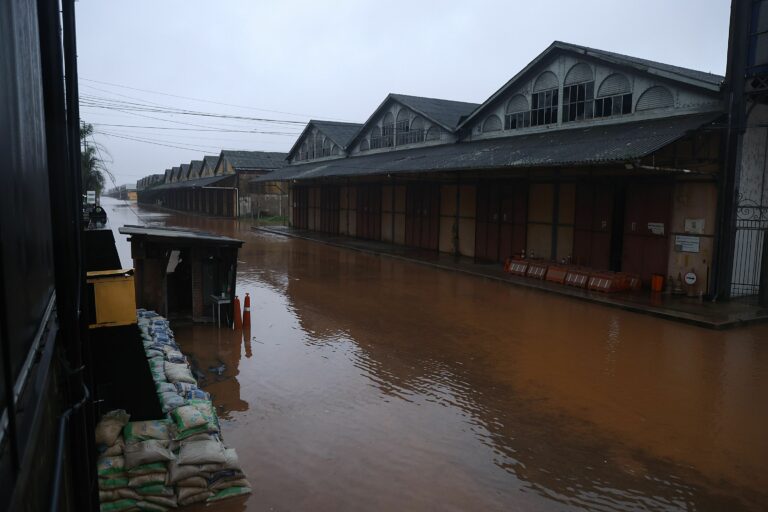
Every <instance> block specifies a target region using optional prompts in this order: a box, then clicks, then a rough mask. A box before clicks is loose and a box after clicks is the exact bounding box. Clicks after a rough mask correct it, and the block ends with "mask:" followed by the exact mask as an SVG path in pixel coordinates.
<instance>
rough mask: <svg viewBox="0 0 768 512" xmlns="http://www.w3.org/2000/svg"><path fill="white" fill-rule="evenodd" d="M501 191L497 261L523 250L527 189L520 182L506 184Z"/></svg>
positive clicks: (526, 216)
mask: <svg viewBox="0 0 768 512" xmlns="http://www.w3.org/2000/svg"><path fill="white" fill-rule="evenodd" d="M501 190H502V195H501V216H500V219H499V220H500V223H501V224H500V229H499V253H498V255H499V257H498V261H506V259H507V258H511V257H513V256H516V255H519V254H521V253H522V252H523V251H524V250H525V239H526V231H525V230H526V222H527V220H528V215H527V214H528V189H527V186H526V185H525V183H522V182H520V183H512V184H507V185H505V186H504V187H503V188H502V189H501Z"/></svg>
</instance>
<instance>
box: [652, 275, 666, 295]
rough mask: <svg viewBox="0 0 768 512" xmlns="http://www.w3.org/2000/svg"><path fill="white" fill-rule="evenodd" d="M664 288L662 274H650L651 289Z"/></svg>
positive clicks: (658, 290)
mask: <svg viewBox="0 0 768 512" xmlns="http://www.w3.org/2000/svg"><path fill="white" fill-rule="evenodd" d="M663 290H664V276H663V275H661V274H653V275H652V276H651V291H652V292H660V291H663Z"/></svg>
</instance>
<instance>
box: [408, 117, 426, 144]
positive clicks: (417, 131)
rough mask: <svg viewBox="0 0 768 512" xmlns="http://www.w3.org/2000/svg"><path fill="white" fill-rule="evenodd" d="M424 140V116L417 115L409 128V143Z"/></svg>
mask: <svg viewBox="0 0 768 512" xmlns="http://www.w3.org/2000/svg"><path fill="white" fill-rule="evenodd" d="M423 141H424V118H423V117H421V116H416V117H414V118H413V121H411V127H410V129H409V130H408V143H409V144H410V143H414V142H423Z"/></svg>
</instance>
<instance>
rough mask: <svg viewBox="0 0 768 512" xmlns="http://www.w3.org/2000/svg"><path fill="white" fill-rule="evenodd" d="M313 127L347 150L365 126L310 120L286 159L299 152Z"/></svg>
mask: <svg viewBox="0 0 768 512" xmlns="http://www.w3.org/2000/svg"><path fill="white" fill-rule="evenodd" d="M313 127H314V128H317V129H318V130H320V131H321V132H323V134H324V135H325V136H326V137H328V138H329V139H331V140H332V141H333V142H335V143H336V145H337V146H339V147H340V148H341V149H343V150H345V149H347V147H348V145H349V143H350V142H352V140H353V139H354V138H355V135H357V132H359V131H360V128H362V127H363V125H362V124H360V123H342V122H340V121H317V120H315V119H310V120H309V122H308V123H307V126H305V127H304V130H302V132H301V135H299V137H298V138H297V139H296V142H294V143H293V146H292V147H291V149H290V151H288V155H287V156H286V158H291V157H292V156H293V154H294V153H295V152H296V151H298V149H299V147H300V146H301V141H302V140H304V137H305V136H306V135H307V134H308V133H309V132H310V131H311V130H312V128H313Z"/></svg>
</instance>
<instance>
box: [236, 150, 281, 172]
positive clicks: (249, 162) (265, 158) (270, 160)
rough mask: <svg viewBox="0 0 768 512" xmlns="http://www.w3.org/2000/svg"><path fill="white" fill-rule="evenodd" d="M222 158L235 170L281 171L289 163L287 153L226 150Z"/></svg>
mask: <svg viewBox="0 0 768 512" xmlns="http://www.w3.org/2000/svg"><path fill="white" fill-rule="evenodd" d="M221 156H222V157H224V158H226V159H227V161H228V162H229V163H230V164H232V167H234V168H235V169H265V170H267V169H281V168H283V167H285V166H286V165H287V164H288V163H287V162H286V161H285V157H286V156H288V154H287V153H278V152H271V151H232V150H228V149H225V150H223V151H222V152H221Z"/></svg>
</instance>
